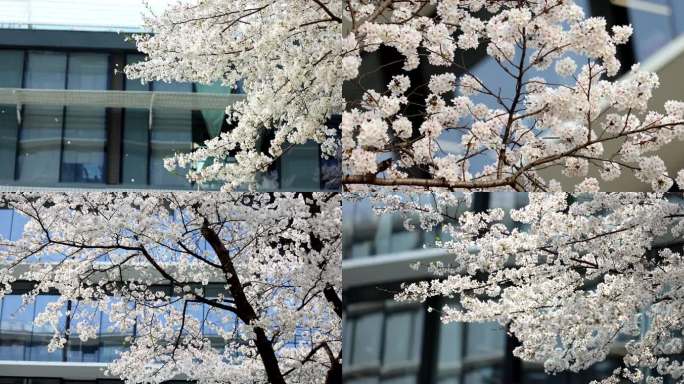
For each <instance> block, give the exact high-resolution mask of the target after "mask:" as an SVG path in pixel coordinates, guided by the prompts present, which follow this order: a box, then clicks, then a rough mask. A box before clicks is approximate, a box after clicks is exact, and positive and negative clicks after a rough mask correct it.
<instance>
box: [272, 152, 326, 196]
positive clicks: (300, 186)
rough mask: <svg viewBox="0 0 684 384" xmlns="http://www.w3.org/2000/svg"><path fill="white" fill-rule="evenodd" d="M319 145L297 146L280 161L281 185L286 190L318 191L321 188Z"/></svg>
mask: <svg viewBox="0 0 684 384" xmlns="http://www.w3.org/2000/svg"><path fill="white" fill-rule="evenodd" d="M319 159H320V155H319V151H318V144H316V143H314V142H309V143H306V144H303V145H296V146H294V147H292V148H291V149H290V150H289V151H287V152H286V153H285V154H284V155H283V156H282V158H281V160H280V170H281V177H280V184H281V188H283V189H286V190H312V189H315V190H318V189H320V187H321V181H320V167H319V165H318V164H319Z"/></svg>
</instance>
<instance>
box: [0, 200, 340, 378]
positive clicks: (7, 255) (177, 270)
mask: <svg viewBox="0 0 684 384" xmlns="http://www.w3.org/2000/svg"><path fill="white" fill-rule="evenodd" d="M1 200H2V202H3V204H4V205H5V206H6V207H7V208H9V209H14V210H15V211H16V212H18V213H19V214H21V215H24V216H25V217H26V218H28V222H27V224H26V225H25V226H24V228H23V233H22V235H21V236H20V238H18V239H16V240H13V241H11V240H9V239H1V240H0V283H1V284H0V287H1V288H0V297H2V296H3V295H5V294H7V293H9V292H11V289H12V283H13V282H16V281H29V282H34V283H35V286H34V288H33V289H32V290H31V291H30V292H29V293H27V294H25V296H24V301H25V302H31V301H33V300H35V298H36V295H38V294H40V293H44V292H47V291H48V290H56V291H57V292H58V293H59V299H58V301H56V302H54V303H51V304H49V305H48V306H47V308H46V309H45V311H44V312H43V313H40V314H38V315H37V316H36V317H35V322H36V323H37V324H38V325H42V326H49V327H51V328H52V329H53V330H54V336H53V338H52V340H51V342H50V344H49V346H48V348H49V349H51V350H53V349H55V348H63V347H64V345H65V344H66V343H67V342H68V339H69V338H70V337H79V338H81V339H82V340H87V339H89V338H94V337H96V335H97V327H96V325H94V324H93V322H92V319H90V318H89V317H88V316H87V315H86V313H87V312H74V311H65V310H62V308H63V307H64V306H65V303H70V304H71V305H70V306H69V308H74V307H75V306H80V307H89V308H94V309H97V310H99V311H102V312H103V313H105V314H106V315H108V317H109V319H110V322H111V327H113V329H115V330H118V331H122V332H123V331H126V330H129V329H131V327H132V325H133V324H135V327H136V332H135V334H134V335H132V336H130V337H129V338H128V339H127V346H128V348H127V349H126V351H124V352H122V353H121V354H120V355H119V356H118V357H117V359H116V360H115V361H114V362H113V363H112V364H111V365H110V366H109V367H108V372H109V374H111V375H114V376H118V377H121V378H123V379H125V380H126V381H128V382H162V381H165V380H169V379H171V378H173V377H176V376H179V375H181V376H183V377H186V378H188V379H189V380H196V381H198V382H201V383H340V382H341V331H340V326H341V311H342V308H341V305H342V303H341V299H340V289H341V288H340V287H341V272H340V262H341V255H340V249H341V247H340V241H341V239H340V231H339V226H340V220H341V208H340V196H339V194H322V193H313V194H248V193H243V194H228V193H223V194H211V193H203V194H197V193H173V194H171V193H104V192H102V193H99V192H98V193H86V194H57V193H50V194H35V193H17V194H5V195H3V196H1ZM210 283H211V284H214V285H216V284H217V283H218V284H220V286H222V287H224V290H223V292H222V293H218V294H214V295H209V294H208V293H207V292H208V291H207V290H206V289H203V288H206V287H207V286H208V285H209V284H210ZM159 284H165V285H170V286H171V287H172V293H170V294H169V293H165V292H163V291H159V290H155V289H154V287H155V286H158V285H159ZM197 305H200V306H202V305H203V306H205V307H207V308H208V310H209V311H210V312H212V313H213V316H211V319H213V320H211V319H210V316H207V317H206V318H203V317H202V315H201V314H200V315H199V316H198V315H197V311H193V310H192V308H194V307H196V306H197ZM65 318H66V320H67V322H68V323H71V324H72V329H71V331H70V332H65V330H64V329H63V328H62V327H61V326H60V324H63V323H64V320H65ZM236 318H237V321H236V323H237V325H236V326H235V327H231V326H230V323H231V322H233V321H234V319H236ZM74 325H75V326H74ZM202 329H205V330H206V329H211V330H212V332H213V333H215V334H218V336H219V338H220V342H219V345H212V341H211V340H210V339H209V338H208V337H207V336H205V335H204V334H203V331H202ZM74 330H75V332H74ZM76 334H77V335H76ZM295 337H297V338H298V339H299V341H298V342H296V343H294V342H293V341H294V340H295Z"/></svg>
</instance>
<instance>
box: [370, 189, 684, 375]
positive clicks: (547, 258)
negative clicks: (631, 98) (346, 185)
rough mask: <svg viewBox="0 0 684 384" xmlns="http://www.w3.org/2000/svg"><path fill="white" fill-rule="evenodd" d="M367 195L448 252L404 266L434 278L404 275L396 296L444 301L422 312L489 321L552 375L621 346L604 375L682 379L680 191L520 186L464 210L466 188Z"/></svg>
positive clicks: (683, 200) (683, 209) (683, 207)
mask: <svg viewBox="0 0 684 384" xmlns="http://www.w3.org/2000/svg"><path fill="white" fill-rule="evenodd" d="M377 198H378V199H381V200H382V201H381V202H380V201H376V203H377V209H378V210H379V212H380V213H387V212H400V213H402V214H405V215H406V216H407V221H406V225H407V227H408V228H409V229H415V228H421V229H422V230H431V229H439V230H441V235H440V237H441V240H439V241H437V244H436V245H437V247H441V248H443V249H445V250H446V251H448V255H449V256H448V257H447V259H445V260H444V261H443V262H435V263H431V264H429V265H419V264H418V265H414V267H415V268H427V269H428V270H429V271H430V272H431V273H432V274H434V276H435V277H434V279H432V280H430V281H421V282H418V283H412V284H406V285H403V286H402V291H401V292H400V293H398V294H397V295H396V298H397V299H398V300H401V301H420V302H423V301H425V300H426V299H427V298H429V297H435V296H438V297H444V298H449V299H453V301H454V303H453V304H450V305H445V306H444V307H443V308H434V309H431V310H437V311H439V312H440V314H441V318H442V321H443V322H447V323H448V322H454V321H463V322H481V321H487V322H498V323H499V324H501V325H502V326H504V327H506V329H507V330H508V332H509V333H510V334H511V335H513V336H514V337H516V338H517V339H518V340H519V342H520V345H519V346H518V347H517V348H515V349H514V351H513V353H514V355H515V356H517V357H519V358H521V359H523V360H526V361H532V362H539V363H543V365H544V368H545V370H546V371H547V372H548V373H551V374H555V373H558V372H562V371H574V372H577V371H581V370H584V369H587V368H589V367H590V366H591V365H593V364H595V363H597V362H600V361H603V360H605V359H606V357H607V356H608V354H609V352H610V351H611V348H613V347H616V346H620V345H624V348H625V355H624V358H623V359H622V365H621V366H620V367H619V368H617V369H616V370H615V371H614V373H613V375H612V376H611V377H608V378H606V379H605V380H603V381H602V382H603V383H618V382H626V381H624V380H627V382H635V383H638V382H646V383H662V382H663V381H662V378H663V377H670V378H672V379H674V382H680V381H681V380H682V379H684V366H683V365H682V360H681V355H682V352H683V351H684V346H683V344H682V329H683V328H684V310H683V308H684V294H683V293H684V256H683V255H682V244H684V196H683V195H681V194H668V195H661V194H638V193H615V194H603V193H596V194H578V195H568V194H565V193H550V194H547V193H530V194H529V203H528V204H527V205H526V206H524V207H522V208H519V209H511V210H510V211H508V212H506V211H504V210H502V209H500V208H495V209H489V210H486V211H482V212H473V211H469V210H468V209H469V208H468V207H469V206H470V204H471V203H470V198H471V197H470V196H465V197H464V196H463V195H456V194H450V193H443V194H438V193H433V194H431V195H429V196H426V195H418V194H415V195H409V194H396V195H391V196H386V195H385V196H378V197H377ZM433 199H434V200H433ZM458 211H460V212H463V211H465V212H464V213H463V214H461V215H458V216H455V215H454V214H453V212H458ZM621 380H622V381H621Z"/></svg>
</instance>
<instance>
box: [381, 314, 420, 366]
mask: <svg viewBox="0 0 684 384" xmlns="http://www.w3.org/2000/svg"><path fill="white" fill-rule="evenodd" d="M412 326H413V314H412V313H411V312H398V313H392V314H389V315H387V317H386V320H385V348H384V351H385V354H384V357H383V364H392V363H398V362H405V361H407V360H409V351H410V350H411V341H412V340H411V334H412V332H411V331H412V328H413V327H412Z"/></svg>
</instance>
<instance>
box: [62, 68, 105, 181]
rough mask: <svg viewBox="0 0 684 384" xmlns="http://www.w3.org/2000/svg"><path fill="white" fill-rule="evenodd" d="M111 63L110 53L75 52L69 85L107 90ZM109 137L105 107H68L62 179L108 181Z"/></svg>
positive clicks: (74, 87) (79, 88)
mask: <svg viewBox="0 0 684 384" xmlns="http://www.w3.org/2000/svg"><path fill="white" fill-rule="evenodd" d="M108 66H109V57H108V56H107V55H103V54H72V55H71V56H70V57H69V84H68V87H69V89H76V90H85V89H87V90H106V89H107V77H108V76H107V69H108ZM105 141H106V110H105V108H96V107H86V106H73V107H68V108H67V109H66V118H65V126H64V155H63V159H62V180H61V181H64V182H79V183H102V182H104V178H105V175H104V172H105V170H104V166H105Z"/></svg>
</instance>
